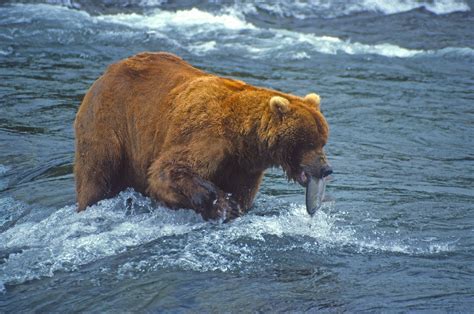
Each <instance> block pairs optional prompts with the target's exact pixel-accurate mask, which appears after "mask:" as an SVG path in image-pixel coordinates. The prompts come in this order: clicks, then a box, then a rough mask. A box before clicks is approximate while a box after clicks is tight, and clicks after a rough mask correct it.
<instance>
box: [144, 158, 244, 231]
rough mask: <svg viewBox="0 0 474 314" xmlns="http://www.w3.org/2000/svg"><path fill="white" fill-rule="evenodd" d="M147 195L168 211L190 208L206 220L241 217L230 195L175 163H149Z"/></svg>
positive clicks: (187, 168) (238, 207) (160, 161)
mask: <svg viewBox="0 0 474 314" xmlns="http://www.w3.org/2000/svg"><path fill="white" fill-rule="evenodd" d="M147 192H148V194H149V195H150V196H151V197H153V198H155V199H156V200H158V201H161V202H164V203H165V204H166V206H169V207H171V208H191V209H194V210H195V211H196V212H197V213H199V214H201V215H202V217H203V218H204V219H206V220H209V219H222V220H223V221H224V222H227V221H229V220H232V219H235V218H237V217H239V216H241V215H242V210H241V208H240V206H239V204H238V203H237V202H236V201H235V200H234V199H233V198H232V196H231V195H229V194H226V193H225V192H224V191H222V190H221V189H219V188H218V187H217V186H216V185H215V184H213V183H212V182H210V181H208V180H205V179H203V178H202V177H200V176H198V175H197V174H195V173H194V172H193V171H192V170H191V169H189V167H188V166H186V165H184V164H182V163H179V162H178V161H176V160H173V161H163V160H157V161H155V162H154V163H153V164H152V166H151V167H150V169H149V172H148V189H147Z"/></svg>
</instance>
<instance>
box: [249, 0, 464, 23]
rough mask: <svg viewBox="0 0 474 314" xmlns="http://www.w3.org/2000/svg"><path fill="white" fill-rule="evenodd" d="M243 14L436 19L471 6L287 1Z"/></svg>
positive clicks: (451, 0) (413, 0) (444, 0)
mask: <svg viewBox="0 0 474 314" xmlns="http://www.w3.org/2000/svg"><path fill="white" fill-rule="evenodd" d="M240 7H241V8H242V12H244V13H246V14H252V13H253V14H255V13H257V12H258V11H262V10H263V11H266V12H268V13H270V14H274V15H277V16H281V17H293V18H297V19H306V18H335V17H340V16H347V15H352V14H357V13H362V12H374V13H379V14H385V15H387V14H397V13H403V12H407V11H411V10H415V9H425V10H427V11H429V12H431V13H434V14H437V15H443V14H449V13H453V12H466V11H470V10H471V8H470V7H469V5H468V4H467V3H466V2H464V1H462V0H434V1H419V0H362V1H360V0H348V1H327V0H310V1H286V0H276V1H267V2H258V3H256V4H245V5H243V6H240Z"/></svg>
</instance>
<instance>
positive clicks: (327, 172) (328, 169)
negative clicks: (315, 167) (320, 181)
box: [320, 165, 333, 178]
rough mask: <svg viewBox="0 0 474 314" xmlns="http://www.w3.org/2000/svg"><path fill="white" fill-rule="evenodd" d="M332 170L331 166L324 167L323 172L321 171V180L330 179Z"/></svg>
mask: <svg viewBox="0 0 474 314" xmlns="http://www.w3.org/2000/svg"><path fill="white" fill-rule="evenodd" d="M332 172H333V171H332V168H331V166H330V165H324V166H322V167H321V170H320V177H321V178H325V177H328V176H330V175H331V174H332Z"/></svg>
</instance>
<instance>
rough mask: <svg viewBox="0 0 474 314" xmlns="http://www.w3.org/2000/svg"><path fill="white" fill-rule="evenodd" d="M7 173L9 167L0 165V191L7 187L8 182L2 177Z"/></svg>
mask: <svg viewBox="0 0 474 314" xmlns="http://www.w3.org/2000/svg"><path fill="white" fill-rule="evenodd" d="M8 171H10V167H7V166H4V165H0V191H2V190H4V189H6V188H7V186H8V180H7V179H6V178H5V177H4V176H5V174H6V173H7V172H8Z"/></svg>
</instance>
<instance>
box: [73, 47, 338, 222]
mask: <svg viewBox="0 0 474 314" xmlns="http://www.w3.org/2000/svg"><path fill="white" fill-rule="evenodd" d="M74 127H75V133H76V143H75V144H76V153H75V166H74V173H75V180H76V192H77V200H78V204H79V206H78V209H77V210H78V211H82V210H84V209H86V207H87V206H89V205H92V204H94V203H96V202H98V201H100V200H102V199H105V198H110V197H112V196H114V195H116V194H117V193H118V192H120V191H121V190H123V189H125V188H126V187H133V188H134V189H135V190H136V191H139V192H141V193H143V194H145V195H148V196H150V197H152V198H154V199H156V200H158V201H160V202H162V203H164V204H165V205H166V206H168V207H170V208H190V209H193V210H195V211H196V212H198V213H200V214H201V215H202V217H204V218H205V219H217V218H223V219H226V220H229V219H232V218H235V217H237V216H239V215H241V214H242V213H244V212H245V211H247V210H248V209H249V208H250V207H251V205H252V202H253V200H254V197H255V194H256V192H257V190H258V187H259V185H260V182H261V180H262V176H263V172H264V171H265V169H267V168H269V167H276V166H281V167H282V168H283V170H284V171H285V172H286V174H287V176H288V178H289V179H292V180H295V181H297V182H299V183H300V184H301V185H303V186H307V185H308V182H309V181H310V179H311V178H315V179H319V178H323V177H325V176H327V175H328V174H330V173H331V172H332V170H331V168H330V167H329V165H328V164H327V161H326V156H325V154H324V151H323V146H324V145H325V144H326V142H327V140H328V125H327V123H326V120H325V118H324V117H323V115H322V114H321V112H320V110H319V96H318V95H316V94H309V95H307V96H306V97H304V98H300V97H297V96H294V95H290V94H285V93H281V92H278V91H275V90H271V89H266V88H259V87H254V86H252V85H248V84H246V83H244V82H242V81H238V80H233V79H229V78H222V77H219V76H216V75H212V74H209V73H206V72H203V71H201V70H199V69H196V68H194V67H192V66H191V65H190V64H188V63H187V62H185V61H183V60H182V59H181V58H179V57H177V56H175V55H173V54H170V53H164V52H160V53H140V54H138V55H136V56H133V57H130V58H128V59H125V60H122V61H119V62H117V63H115V64H113V65H111V66H109V68H108V69H107V71H106V72H105V74H104V75H102V76H101V77H100V78H99V79H98V80H97V81H96V82H95V83H94V84H93V85H92V87H91V88H90V89H89V91H88V92H87V94H86V95H85V97H84V100H83V102H82V104H81V106H80V108H79V111H78V113H77V116H76V120H75V123H74Z"/></svg>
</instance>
